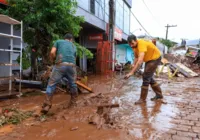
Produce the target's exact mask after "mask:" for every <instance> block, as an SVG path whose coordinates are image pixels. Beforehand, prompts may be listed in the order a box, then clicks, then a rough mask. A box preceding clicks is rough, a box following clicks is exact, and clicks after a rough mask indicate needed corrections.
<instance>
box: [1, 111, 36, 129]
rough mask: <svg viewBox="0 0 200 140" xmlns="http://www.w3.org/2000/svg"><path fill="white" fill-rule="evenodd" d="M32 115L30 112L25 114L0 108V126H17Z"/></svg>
mask: <svg viewBox="0 0 200 140" xmlns="http://www.w3.org/2000/svg"><path fill="white" fill-rule="evenodd" d="M32 115H33V112H32V111H26V112H25V111H21V110H19V109H16V108H4V109H2V108H0V126H3V125H6V124H19V123H20V122H22V121H23V120H25V119H27V118H29V117H31V116H32Z"/></svg>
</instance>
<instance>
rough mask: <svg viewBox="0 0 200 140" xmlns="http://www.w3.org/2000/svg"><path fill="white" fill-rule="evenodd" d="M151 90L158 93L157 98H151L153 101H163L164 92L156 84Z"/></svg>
mask: <svg viewBox="0 0 200 140" xmlns="http://www.w3.org/2000/svg"><path fill="white" fill-rule="evenodd" d="M151 88H152V89H153V91H154V92H155V93H156V96H155V97H153V98H151V101H155V100H158V99H162V98H163V95H162V90H161V88H160V86H159V85H158V84H157V83H156V84H154V85H151Z"/></svg>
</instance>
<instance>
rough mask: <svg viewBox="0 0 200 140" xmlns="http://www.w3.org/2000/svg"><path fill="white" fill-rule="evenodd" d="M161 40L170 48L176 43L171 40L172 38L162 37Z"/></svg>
mask: <svg viewBox="0 0 200 140" xmlns="http://www.w3.org/2000/svg"><path fill="white" fill-rule="evenodd" d="M160 42H161V43H163V44H164V45H165V46H167V47H168V48H171V47H173V46H174V45H175V44H176V43H174V42H172V41H170V40H168V39H167V40H166V39H160Z"/></svg>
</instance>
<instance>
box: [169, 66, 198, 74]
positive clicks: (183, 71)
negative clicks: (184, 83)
mask: <svg viewBox="0 0 200 140" xmlns="http://www.w3.org/2000/svg"><path fill="white" fill-rule="evenodd" d="M170 68H171V69H172V70H175V69H177V68H178V71H179V72H180V73H181V74H182V75H183V76H185V77H187V78H190V77H196V76H198V74H197V73H195V72H194V71H192V70H191V69H189V68H188V67H186V66H185V65H183V64H181V63H175V64H170Z"/></svg>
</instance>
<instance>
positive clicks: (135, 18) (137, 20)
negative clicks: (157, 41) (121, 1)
mask: <svg viewBox="0 0 200 140" xmlns="http://www.w3.org/2000/svg"><path fill="white" fill-rule="evenodd" d="M130 12H131V14H132V15H133V17H134V18H135V19H136V21H137V22H138V23H139V24H140V26H141V27H142V29H143V30H144V31H145V32H146V33H147V34H148V35H149V36H150V37H152V36H151V35H150V33H149V32H148V31H147V30H146V28H144V26H143V25H142V23H141V22H140V21H139V19H138V18H137V17H136V16H135V14H133V12H132V11H131V10H130Z"/></svg>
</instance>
